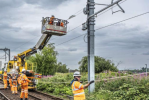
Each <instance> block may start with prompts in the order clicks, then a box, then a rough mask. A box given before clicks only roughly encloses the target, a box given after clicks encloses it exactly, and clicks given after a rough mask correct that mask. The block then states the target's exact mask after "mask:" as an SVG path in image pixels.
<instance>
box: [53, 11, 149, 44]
mask: <svg viewBox="0 0 149 100" xmlns="http://www.w3.org/2000/svg"><path fill="white" fill-rule="evenodd" d="M148 13H149V12H145V13H142V14H139V15H136V16H133V17H130V18H127V19H124V20H121V21H118V22H116V23H112V24H109V25H106V26H103V27H100V28H97V29H95V30H100V29H103V28H106V27H109V26H112V25H115V24H118V23H121V22H124V21H127V20H130V19H133V18H137V17H139V16H142V15H145V14H148ZM85 34H86V33H85ZM85 34H81V35H79V36H77V37H74V38H72V39H69V40H67V41H64V42H63V43H60V44H58V45H61V44H64V43H67V42H69V41H71V40H74V39H76V38H78V37H81V36H83V35H85ZM58 45H56V46H58Z"/></svg>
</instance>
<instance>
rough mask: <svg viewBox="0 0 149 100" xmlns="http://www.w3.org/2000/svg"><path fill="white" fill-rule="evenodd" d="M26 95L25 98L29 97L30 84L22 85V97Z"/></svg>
mask: <svg viewBox="0 0 149 100" xmlns="http://www.w3.org/2000/svg"><path fill="white" fill-rule="evenodd" d="M24 95H25V98H28V85H25V86H22V87H21V95H20V98H23V97H24Z"/></svg>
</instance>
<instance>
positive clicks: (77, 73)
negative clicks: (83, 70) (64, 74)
mask: <svg viewBox="0 0 149 100" xmlns="http://www.w3.org/2000/svg"><path fill="white" fill-rule="evenodd" d="M73 76H81V75H80V72H78V71H76V72H74V74H73Z"/></svg>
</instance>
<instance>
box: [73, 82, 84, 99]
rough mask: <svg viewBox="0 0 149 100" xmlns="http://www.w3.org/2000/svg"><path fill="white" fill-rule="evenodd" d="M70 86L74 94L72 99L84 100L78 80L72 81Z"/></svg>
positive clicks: (82, 89)
mask: <svg viewBox="0 0 149 100" xmlns="http://www.w3.org/2000/svg"><path fill="white" fill-rule="evenodd" d="M71 87H72V90H73V94H74V100H85V93H84V88H83V85H82V84H81V83H80V82H78V81H74V82H73V83H72V85H71Z"/></svg>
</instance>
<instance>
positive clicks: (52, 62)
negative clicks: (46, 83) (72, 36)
mask: <svg viewBox="0 0 149 100" xmlns="http://www.w3.org/2000/svg"><path fill="white" fill-rule="evenodd" d="M54 50H55V47H54V45H53V44H49V45H47V46H45V47H44V48H43V50H41V51H39V52H38V53H36V54H35V55H33V56H30V57H29V58H28V61H30V62H33V63H37V70H36V71H37V73H41V74H42V75H54V74H55V72H56V70H55V66H57V58H56V56H57V55H58V53H57V51H54Z"/></svg>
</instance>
